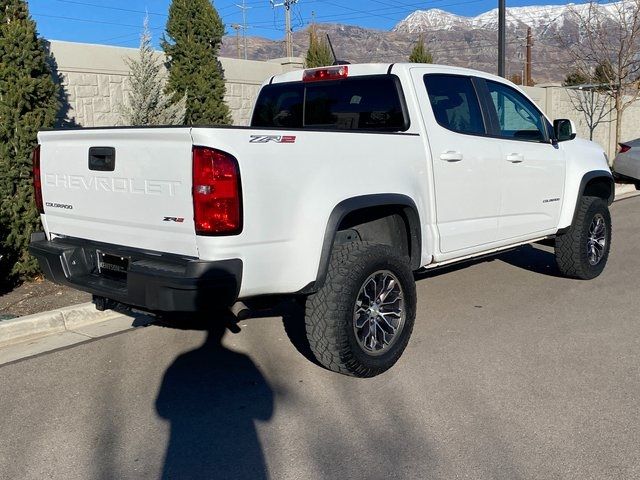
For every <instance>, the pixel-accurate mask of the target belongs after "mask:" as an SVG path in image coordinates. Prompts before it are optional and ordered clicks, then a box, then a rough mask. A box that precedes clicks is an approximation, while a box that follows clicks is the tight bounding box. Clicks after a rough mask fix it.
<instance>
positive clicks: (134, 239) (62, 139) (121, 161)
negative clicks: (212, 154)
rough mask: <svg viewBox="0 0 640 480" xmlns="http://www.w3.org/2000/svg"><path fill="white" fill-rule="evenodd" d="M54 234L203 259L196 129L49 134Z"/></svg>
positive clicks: (46, 187)
mask: <svg viewBox="0 0 640 480" xmlns="http://www.w3.org/2000/svg"><path fill="white" fill-rule="evenodd" d="M38 140H39V143H40V145H41V153H40V155H41V176H42V177H41V178H42V195H43V201H44V212H45V216H44V218H43V222H44V225H45V228H46V230H47V232H48V233H49V234H55V235H65V236H68V237H75V238H81V239H87V240H94V241H99V242H103V243H110V244H116V245H122V246H130V247H135V248H141V249H146V250H153V251H160V252H167V253H174V254H178V255H185V256H193V257H195V256H198V250H197V247H196V237H195V228H194V221H193V202H192V195H191V184H192V140H191V131H190V129H189V128H149V129H104V130H70V131H52V132H42V133H40V134H39V136H38Z"/></svg>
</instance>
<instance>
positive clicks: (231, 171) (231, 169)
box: [193, 147, 242, 235]
mask: <svg viewBox="0 0 640 480" xmlns="http://www.w3.org/2000/svg"><path fill="white" fill-rule="evenodd" d="M240 195H241V193H240V170H239V168H238V162H237V160H236V159H235V158H233V157H232V156H231V155H229V154H228V153H224V152H221V151H219V150H214V149H212V148H206V147H194V148H193V213H194V220H195V224H196V234H198V235H231V234H236V233H240V232H241V231H242V205H241V198H240Z"/></svg>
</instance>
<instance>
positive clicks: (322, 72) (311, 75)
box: [302, 65, 349, 82]
mask: <svg viewBox="0 0 640 480" xmlns="http://www.w3.org/2000/svg"><path fill="white" fill-rule="evenodd" d="M348 76H349V67H348V66H346V65H339V66H336V67H323V68H315V69H313V70H305V71H304V74H303V75H302V81H303V82H320V81H322V80H340V79H342V78H347V77H348Z"/></svg>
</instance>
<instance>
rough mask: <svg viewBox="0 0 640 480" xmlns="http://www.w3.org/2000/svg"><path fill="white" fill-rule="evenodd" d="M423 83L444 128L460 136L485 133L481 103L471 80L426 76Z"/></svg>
mask: <svg viewBox="0 0 640 480" xmlns="http://www.w3.org/2000/svg"><path fill="white" fill-rule="evenodd" d="M424 84H425V87H426V88H427V94H428V95H429V102H431V108H432V109H433V114H434V115H435V117H436V121H437V122H438V123H439V124H440V125H441V126H443V127H444V128H446V129H449V130H452V131H454V132H458V133H466V134H471V135H484V134H485V133H486V130H485V125H484V119H483V118H482V111H481V110H480V103H479V102H478V97H477V95H476V91H475V88H474V86H473V83H472V82H471V79H470V78H469V77H463V76H457V75H431V74H427V75H425V76H424Z"/></svg>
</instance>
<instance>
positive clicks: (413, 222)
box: [299, 193, 422, 295]
mask: <svg viewBox="0 0 640 480" xmlns="http://www.w3.org/2000/svg"><path fill="white" fill-rule="evenodd" d="M389 206H398V207H402V213H403V214H404V218H405V220H406V222H407V227H408V229H409V232H408V233H409V248H410V252H409V253H410V260H411V263H410V265H411V269H412V270H418V269H419V268H420V266H421V265H420V263H421V260H422V259H421V255H422V227H421V223H420V215H419V214H418V208H417V207H416V204H415V202H414V201H413V199H411V197H408V196H407V195H402V194H399V193H379V194H372V195H362V196H358V197H352V198H348V199H346V200H343V201H342V202H340V203H339V204H338V205H336V207H335V208H334V209H333V211H332V212H331V215H330V216H329V221H328V222H327V227H326V230H325V234H324V242H323V244H322V253H321V255H320V264H319V266H318V273H317V275H316V279H315V281H313V282H311V283H310V284H309V285H307V286H306V287H305V288H303V289H302V290H301V291H300V292H299V293H300V294H305V295H306V294H310V293H314V292H316V291H317V290H318V289H319V288H320V287H321V286H322V285H323V284H324V281H325V278H326V276H327V270H328V268H329V260H330V257H331V250H332V249H333V244H334V242H335V239H336V234H337V233H338V227H339V225H340V223H341V222H342V221H343V220H344V219H345V217H346V216H347V215H349V214H350V213H353V212H355V211H358V210H362V209H365V208H372V207H389Z"/></svg>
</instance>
